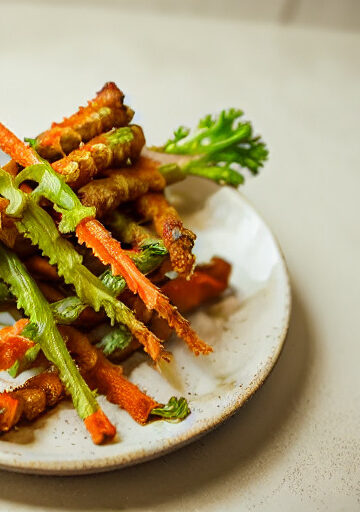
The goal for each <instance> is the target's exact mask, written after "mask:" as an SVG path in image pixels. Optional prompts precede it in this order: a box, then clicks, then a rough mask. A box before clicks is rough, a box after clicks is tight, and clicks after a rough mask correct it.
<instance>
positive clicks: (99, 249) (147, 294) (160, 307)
mask: <svg viewBox="0 0 360 512" xmlns="http://www.w3.org/2000/svg"><path fill="white" fill-rule="evenodd" d="M0 146H1V147H2V149H3V150H5V151H6V152H7V153H9V154H10V155H11V156H12V157H13V158H14V159H15V160H16V161H18V162H20V163H22V162H26V163H27V164H28V165H31V164H32V163H33V162H34V160H35V161H39V159H38V156H37V155H36V153H35V152H34V151H33V150H31V149H30V148H29V147H27V146H26V145H24V144H23V143H22V142H21V141H20V140H19V139H18V138H17V137H16V136H15V135H14V134H13V133H12V132H10V131H9V130H8V129H7V128H5V126H3V125H1V124H0ZM34 168H35V169H36V171H40V173H44V174H42V176H43V178H44V176H46V179H47V180H50V182H51V183H53V182H54V183H53V184H54V185H55V184H56V187H59V190H58V191H56V192H55V190H49V189H48V186H47V187H46V189H45V188H44V186H43V189H41V185H39V187H40V190H41V193H42V194H43V195H44V196H45V197H48V196H49V197H51V199H52V200H55V201H58V202H60V199H61V204H66V205H67V208H69V202H70V203H72V204H74V207H75V208H76V206H75V204H77V203H76V201H78V198H77V196H76V195H75V194H73V193H72V191H71V189H69V188H67V186H66V185H65V184H64V183H63V182H61V181H60V180H57V178H56V175H55V173H53V171H52V169H51V167H50V166H49V165H48V164H42V165H38V166H34ZM25 171H26V170H25ZM32 171H34V169H32ZM34 172H35V171H34ZM35 174H36V172H35ZM5 175H6V173H5ZM25 175H26V176H29V170H28V171H27V174H25ZM25 175H23V177H24V176H25ZM30 175H31V174H30ZM40 182H41V184H44V182H43V181H41V178H40ZM39 187H37V188H39ZM15 192H16V191H15V190H14V189H13V188H11V183H6V186H5V188H4V195H5V193H9V194H10V195H9V197H10V198H11V197H12V195H14V194H15ZM60 192H61V198H60V197H58V194H59V193H60ZM16 198H17V203H16V204H15V205H13V207H14V208H15V206H17V207H18V208H20V207H21V206H22V205H23V201H24V198H23V196H21V194H19V191H17V192H16ZM56 204H57V203H56ZM29 206H30V203H29V205H28V206H27V207H26V209H25V210H24V212H23V217H22V219H21V222H19V223H18V224H17V226H18V227H19V225H20V224H21V226H22V228H21V229H22V230H23V229H25V230H27V231H28V230H29V229H31V230H32V231H33V235H35V232H34V230H35V228H36V230H37V229H38V226H34V215H33V214H35V211H34V212H33V213H32V214H30V210H29ZM79 208H80V210H79V211H78V212H77V214H78V216H77V217H76V216H75V218H74V215H75V212H74V211H73V209H72V210H68V209H64V208H61V212H62V220H61V223H63V222H64V220H65V221H68V223H70V222H71V226H73V225H74V224H75V226H76V227H75V232H76V235H77V238H78V240H79V242H80V243H84V242H85V243H86V245H87V246H88V247H90V248H91V249H92V250H93V253H94V254H95V255H96V256H97V257H98V258H99V259H100V260H101V261H102V263H104V264H105V265H107V264H109V265H111V268H112V272H113V274H114V275H119V274H122V275H123V277H124V278H125V280H126V283H127V285H128V287H129V289H130V290H131V291H133V292H134V293H138V294H139V295H140V297H141V298H142V300H143V301H144V302H145V304H146V306H147V307H148V308H150V309H155V310H156V311H157V312H158V313H159V314H160V316H162V317H163V318H165V319H166V320H167V321H168V323H169V325H170V327H172V328H174V329H175V330H176V332H177V334H178V335H179V337H180V338H183V339H184V340H185V342H186V343H187V344H188V346H189V348H190V349H191V350H192V351H193V352H194V354H195V355H199V354H200V353H201V354H208V353H209V352H211V351H212V348H211V347H210V346H209V345H207V344H206V343H204V342H203V341H202V340H201V339H200V338H199V336H198V335H197V334H196V332H195V331H194V330H193V329H192V328H191V327H190V324H189V322H188V321H187V320H186V319H185V318H183V317H182V316H181V314H180V313H179V312H178V310H177V309H176V308H174V307H173V306H172V305H171V304H170V302H169V300H168V299H167V298H166V297H165V296H164V295H162V294H161V292H160V291H159V289H158V288H157V287H156V286H155V285H154V284H153V283H151V282H150V281H149V280H148V279H147V278H146V277H145V276H144V275H143V274H142V273H141V272H140V271H139V270H138V269H137V267H136V265H135V264H134V263H133V261H132V260H131V259H130V258H129V256H128V255H127V254H126V253H124V250H123V249H122V247H121V245H120V243H119V242H117V241H116V240H114V239H113V238H112V237H111V235H110V233H109V232H108V231H107V230H106V229H105V228H104V226H102V224H100V222H99V221H97V220H95V219H94V218H92V217H90V218H89V217H85V218H84V217H83V215H84V211H85V210H89V209H88V208H87V207H85V206H82V205H81V203H79ZM57 209H58V210H60V209H59V205H58V204H57ZM90 210H91V209H90ZM40 212H43V210H42V209H41V208H39V210H38V211H37V214H39V215H40ZM69 212H71V215H70V217H69V216H67V218H66V219H64V216H65V215H66V213H67V214H69ZM24 213H25V214H29V215H30V217H29V215H28V218H27V225H24ZM79 214H81V215H80V216H79ZM80 219H82V220H80ZM75 220H76V223H75V222H74V221H75ZM61 223H60V224H59V229H60V230H61ZM25 224H26V223H25ZM65 226H66V222H65ZM66 227H67V229H70V226H66ZM63 229H64V224H63ZM70 230H71V229H70ZM65 232H67V231H66V230H65ZM36 237H37V238H36V241H37V244H38V245H40V247H41V242H42V241H41V237H38V233H36ZM60 240H63V239H61V238H60V239H59V240H58V243H60ZM48 249H49V247H47V250H48ZM42 250H43V252H44V247H42ZM55 257H56V255H55V254H54V258H55ZM57 264H58V266H59V265H60V261H58V262H57ZM132 325H133V323H132ZM129 327H130V326H129ZM139 327H141V332H138V331H139V329H138V328H137V327H134V325H133V329H132V332H133V333H134V334H135V336H141V335H142V334H144V330H143V326H139ZM150 334H151V333H150ZM143 341H144V342H145V343H146V345H145V350H147V352H148V353H149V354H150V355H151V356H152V358H153V359H154V360H157V359H158V358H159V357H161V356H163V357H164V358H165V357H166V355H164V354H162V352H161V349H162V347H161V344H160V343H159V340H158V339H157V338H156V337H155V336H154V335H151V336H149V335H147V337H146V339H145V340H143ZM145 343H144V344H145Z"/></svg>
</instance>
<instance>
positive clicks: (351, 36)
mask: <svg viewBox="0 0 360 512" xmlns="http://www.w3.org/2000/svg"><path fill="white" fill-rule="evenodd" d="M150 4H151V3H150V2H147V1H146V2H145V0H143V1H140V0H139V1H137V0H133V1H132V2H130V1H126V0H124V1H121V0H118V1H105V2H101V3H96V2H91V1H90V2H84V3H82V2H71V3H70V2H64V3H61V4H59V3H55V2H47V3H42V2H16V3H15V2H1V1H0V59H1V60H0V72H1V80H0V118H1V120H2V121H3V122H5V123H7V124H9V126H10V127H11V128H13V129H14V130H15V131H16V132H17V133H19V134H21V135H29V136H31V135H34V134H36V133H38V132H39V131H41V130H42V129H43V128H44V127H46V126H47V125H48V124H49V121H50V120H53V119H54V120H59V119H60V118H61V116H62V115H63V114H66V113H71V112H72V110H73V109H74V108H75V107H76V106H77V104H79V103H81V102H83V101H84V99H85V98H90V97H92V96H93V93H94V91H96V90H98V89H99V88H100V87H101V86H102V84H103V83H104V82H105V81H106V80H115V81H116V82H117V83H118V84H119V86H120V87H121V88H122V89H123V90H124V91H125V92H126V93H127V99H128V101H129V103H130V104H131V105H132V106H133V107H134V108H135V110H136V111H137V112H138V117H137V119H138V120H139V121H140V122H142V123H144V126H145V129H146V133H147V138H148V141H149V143H160V142H162V141H163V140H164V139H165V138H166V137H167V136H168V135H169V133H170V132H171V130H172V129H173V128H174V127H176V126H177V125H178V124H180V123H182V124H189V125H191V124H193V123H194V122H195V121H196V120H197V119H198V118H199V116H201V115H202V114H205V113H207V112H214V111H217V110H219V109H220V108H224V107H229V106H236V107H241V108H243V109H244V110H245V111H246V113H247V115H248V116H249V118H250V119H251V120H253V121H254V124H255V127H256V128H257V129H258V130H259V131H261V133H262V134H263V136H264V138H265V140H266V141H267V142H268V145H269V147H270V151H271V155H270V160H269V162H268V164H267V165H266V168H265V169H264V170H263V172H262V173H261V175H260V176H259V177H258V178H256V179H254V180H250V181H248V182H247V184H246V187H244V190H243V191H244V193H245V194H246V195H247V196H248V197H249V198H250V199H251V200H252V202H253V203H254V204H255V206H256V207H257V208H258V210H260V212H261V213H262V214H263V216H264V217H265V219H266V220H267V221H268V223H269V224H270V226H271V227H272V228H273V230H274V232H275V234H276V235H277V237H278V239H279V241H280V243H281V245H282V248H283V251H284V253H285V255H286V258H287V261H288V266H289V270H290V273H291V279H292V288H293V314H292V319H291V326H290V332H289V336H288V339H287V342H286V344H285V348H284V350H283V353H282V355H281V357H280V360H279V362H278V364H277V366H276V368H275V369H274V371H273V373H272V375H271V376H270V378H269V379H268V381H267V382H266V384H265V385H264V386H263V388H262V389H261V390H260V391H259V392H258V393H257V395H256V396H255V397H254V398H253V399H252V400H251V401H250V402H249V403H248V404H247V405H246V406H245V407H244V408H243V409H242V410H241V411H240V412H239V414H237V415H236V416H235V417H233V418H232V419H231V420H230V421H228V422H227V423H226V424H224V425H223V426H222V427H221V428H219V429H218V430H216V431H215V432H213V433H211V434H209V435H207V436H206V437H204V438H202V439H201V440H200V441H197V442H196V443H194V444H191V445H189V446H188V447H186V448H184V449H182V450H180V451H178V452H176V453H173V454H171V455H168V456H166V457H163V458H161V459H159V460H156V461H153V462H149V463H146V464H143V465H142V466H137V467H133V468H128V469H125V470H122V471H118V472H112V473H109V474H102V475H97V476H96V475H94V476H88V477H78V478H75V477H71V478H50V477H33V476H24V475H17V474H12V473H7V472H1V475H0V510H4V511H5V510H6V511H9V512H10V511H14V510H17V511H23V510H24V511H35V510H56V511H59V512H60V511H71V510H86V511H115V510H131V511H167V512H170V511H205V510H206V511H207V512H211V511H222V510H228V511H229V512H232V511H234V512H235V511H236V512H237V511H243V510H244V511H247V510H256V511H258V510H259V511H267V512H270V511H277V510H292V511H298V510H299V511H301V510H306V511H316V510H320V511H355V510H359V508H360V482H359V480H360V470H359V467H360V436H359V431H360V400H359V398H360V391H359V390H360V386H359V384H360V382H359V380H360V379H359V356H360V340H359V329H358V325H359V313H358V309H359V305H360V292H359V290H360V272H359V268H358V265H359V261H360V234H359V233H360V232H359V221H360V207H359V189H360V171H359V164H360V158H359V113H360V92H359V91H360V66H359V62H360V36H359V33H357V32H356V31H357V30H359V26H360V7H359V5H360V4H359V2H356V1H355V0H354V1H351V0H348V1H345V2H336V1H334V0H332V1H328V2H322V1H318V2H310V0H308V1H307V0H300V1H296V0H293V1H282V0H276V1H274V2H265V1H264V2H260V3H259V2H257V3H256V4H257V5H256V6H254V5H253V4H255V2H235V1H233V2H231V1H227V2H226V1H225V2H221V3H220V2H215V1H212V2H210V1H209V2H205V1H197V2H190V1H184V2H179V3H173V2H171V1H167V2H165V1H155V2H153V4H152V5H151V6H150ZM219 4H221V8H220V7H219ZM40 105H41V108H40Z"/></svg>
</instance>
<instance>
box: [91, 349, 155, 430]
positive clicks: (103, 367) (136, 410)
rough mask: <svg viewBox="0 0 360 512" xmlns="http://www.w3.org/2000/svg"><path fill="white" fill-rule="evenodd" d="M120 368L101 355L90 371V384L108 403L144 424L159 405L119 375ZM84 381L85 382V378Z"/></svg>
mask: <svg viewBox="0 0 360 512" xmlns="http://www.w3.org/2000/svg"><path fill="white" fill-rule="evenodd" d="M119 369H120V367H116V366H115V365H114V364H112V363H110V362H109V361H108V360H107V359H106V358H105V357H104V356H103V355H102V354H99V356H98V362H97V364H96V366H95V368H94V369H93V371H92V382H93V383H94V385H95V387H96V388H97V389H98V391H99V393H102V394H104V395H106V398H107V399H108V400H109V402H112V403H114V404H117V405H118V406H119V407H121V408H122V409H125V411H127V412H128V413H129V414H130V415H131V416H132V418H133V419H134V420H135V421H137V422H138V423H141V424H144V423H146V421H147V420H148V418H149V415H150V413H151V411H152V409H154V407H158V406H159V403H158V402H156V401H155V400H153V399H152V398H151V397H149V396H148V395H146V394H145V393H143V392H142V391H140V389H139V388H138V387H137V386H136V385H135V384H133V383H132V382H129V381H128V380H127V379H126V378H125V377H123V376H122V375H121V371H119ZM85 380H87V379H86V378H85Z"/></svg>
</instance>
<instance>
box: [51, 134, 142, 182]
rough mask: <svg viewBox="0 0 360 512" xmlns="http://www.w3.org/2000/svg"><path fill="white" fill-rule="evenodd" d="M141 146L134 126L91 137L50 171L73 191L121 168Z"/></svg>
mask: <svg viewBox="0 0 360 512" xmlns="http://www.w3.org/2000/svg"><path fill="white" fill-rule="evenodd" d="M144 144H145V138H144V134H143V131H142V129H141V127H140V126H138V125H135V124H134V125H130V126H127V127H123V128H117V129H115V130H112V131H110V132H107V133H103V134H101V135H99V136H97V137H95V138H94V139H92V140H90V141H89V142H88V143H87V144H85V145H84V146H83V147H81V148H80V149H75V150H74V151H72V152H71V153H70V154H69V155H68V156H65V157H64V158H62V159H61V160H58V161H57V162H54V163H53V164H52V167H53V169H54V170H55V171H56V172H58V173H59V174H61V175H62V176H64V178H65V181H66V182H67V184H68V185H70V186H71V187H72V188H75V189H77V188H79V187H81V186H82V185H85V184H86V183H88V182H89V181H90V180H91V179H92V178H93V177H94V176H95V175H97V174H99V173H100V172H101V171H104V170H105V169H109V168H110V167H114V166H115V167H116V166H117V167H119V166H121V165H124V164H125V163H126V162H127V161H128V160H129V159H130V160H131V161H133V160H135V159H136V158H137V157H138V156H139V154H140V151H141V149H142V148H143V146H144Z"/></svg>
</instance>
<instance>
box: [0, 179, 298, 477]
mask: <svg viewBox="0 0 360 512" xmlns="http://www.w3.org/2000/svg"><path fill="white" fill-rule="evenodd" d="M170 193H171V196H172V201H174V202H175V203H176V205H177V207H178V208H179V210H180V211H181V213H182V215H183V218H184V220H185V223H186V224H187V225H188V226H190V227H191V228H192V229H193V230H194V231H195V232H196V233H197V234H198V239H197V243H196V253H197V257H198V261H200V262H201V261H207V260H209V259H210V257H211V256H212V255H219V256H222V257H224V258H226V259H227V260H229V261H230V262H231V263H232V264H233V272H232V277H231V290H230V291H229V292H228V293H227V294H225V296H224V297H223V298H222V299H221V300H219V301H218V302H216V303H213V304H211V305H209V306H208V307H206V308H204V309H201V310H199V311H197V312H196V313H195V314H194V315H192V317H191V321H192V323H193V326H194V327H195V329H196V330H197V331H198V332H199V334H200V335H201V337H202V338H203V339H204V340H206V341H207V342H208V343H210V344H211V345H213V347H214V352H213V354H211V355H210V356H207V357H198V358H196V357H194V356H193V355H192V354H191V353H190V352H189V351H188V349H187V348H186V346H185V345H184V343H182V342H181V341H179V340H178V339H174V340H172V341H171V342H170V343H169V348H170V349H171V350H172V352H173V353H174V356H175V357H174V362H173V363H171V365H169V367H167V368H166V370H164V371H163V373H162V374H160V373H158V372H157V371H155V370H154V369H153V368H152V366H151V364H149V360H148V359H146V358H145V357H144V356H143V355H142V354H140V353H139V354H134V355H133V356H132V357H131V358H130V360H128V362H127V363H126V367H125V368H126V372H127V374H128V375H129V378H130V379H131V380H132V381H133V382H135V383H137V384H139V386H140V387H141V388H143V389H144V390H146V391H147V392H148V393H149V394H151V395H153V396H154V397H156V398H157V399H158V400H159V401H164V402H165V401H167V399H168V398H169V397H170V396H171V395H173V394H175V395H184V396H186V397H187V399H188V400H189V403H190V406H191V410H192V413H191V415H190V416H189V417H188V418H187V419H186V420H185V421H183V422H182V423H178V424H171V423H167V422H165V421H156V422H153V423H151V424H149V425H147V426H144V427H142V426H139V425H138V424H136V423H135V422H134V421H133V420H132V419H131V418H130V417H129V416H128V415H127V413H126V412H124V411H121V410H120V409H118V408H117V407H116V406H114V405H112V404H109V403H107V402H106V401H105V400H100V401H101V405H102V406H103V408H104V410H105V412H106V413H107V414H108V416H109V418H110V419H111V421H112V422H113V423H114V424H115V425H116V427H117V431H118V436H117V438H116V440H115V442H113V443H112V444H109V445H105V446H94V445H93V444H92V442H91V440H90V439H89V436H88V435H87V432H86V430H85V429H84V427H83V425H82V422H81V421H80V420H79V419H78V417H77V415H76V413H75V411H74V410H73V408H72V406H71V403H70V402H64V403H62V404H60V406H59V407H56V408H55V409H54V410H52V411H50V412H48V413H47V414H45V415H44V416H42V417H41V418H39V419H38V420H37V421H35V422H34V423H32V424H30V425H26V426H21V427H19V429H17V430H14V431H12V432H9V433H7V434H5V435H2V436H1V437H0V466H1V467H2V468H6V469H10V470H15V471H23V472H28V473H43V474H78V473H91V472H98V471H106V470H110V469H112V468H119V467H122V466H126V465H129V464H135V463H138V462H141V461H144V460H147V459H151V458H153V457H158V456H159V455H161V454H163V453H165V452H168V451H170V450H174V449H175V448H179V447H180V446H182V445H183V444H185V443H188V442H190V441H191V440H194V439H195V438H197V437H198V436H200V435H202V434H204V433H205V432H207V431H208V430H210V429H212V428H214V427H215V426H217V425H219V424H220V423H221V422H223V421H224V420H225V419H227V418H228V417H229V416H231V414H233V413H234V412H235V411H236V410H237V409H239V408H240V407H241V406H242V404H244V402H245V401H246V400H247V399H248V398H249V397H250V396H251V395H252V394H253V393H254V392H255V391H256V390H257V389H258V388H259V386H261V384H262V383H263V382H264V379H265V378H266V376H267V375H268V374H269V372H270V370H271V369H272V367H273V365H274V364H275V362H276V360H277V358H278V356H279V353H280V351H281V347H282V345H283V342H284V338H285V335H286V331H287V327H288V321H289V313H290V290H289V281H288V275H287V271H286V266H285V263H284V260H283V257H282V255H281V252H280V250H279V247H278V245H277V243H276V241H275V240H274V237H273V236H272V234H271V232H270V230H269V229H268V227H267V226H266V225H265V223H264V222H263V220H262V219H261V218H260V217H259V215H258V214H257V213H256V212H255V211H254V209H253V208H252V207H251V206H250V205H249V203H248V202H247V201H246V200H245V199H244V198H243V197H242V196H241V195H240V194H239V193H238V192H236V191H235V190H231V189H229V188H219V187H217V186H215V185H213V184H211V183H208V182H206V181H204V180H199V179H196V178H191V179H189V180H187V181H186V182H184V183H181V184H178V185H176V186H174V187H172V188H171V190H170ZM25 377H28V375H23V376H22V379H24V378H25ZM0 378H1V380H0V384H1V386H2V387H5V386H6V385H7V383H8V382H9V377H8V376H7V374H6V373H2V374H0Z"/></svg>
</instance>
